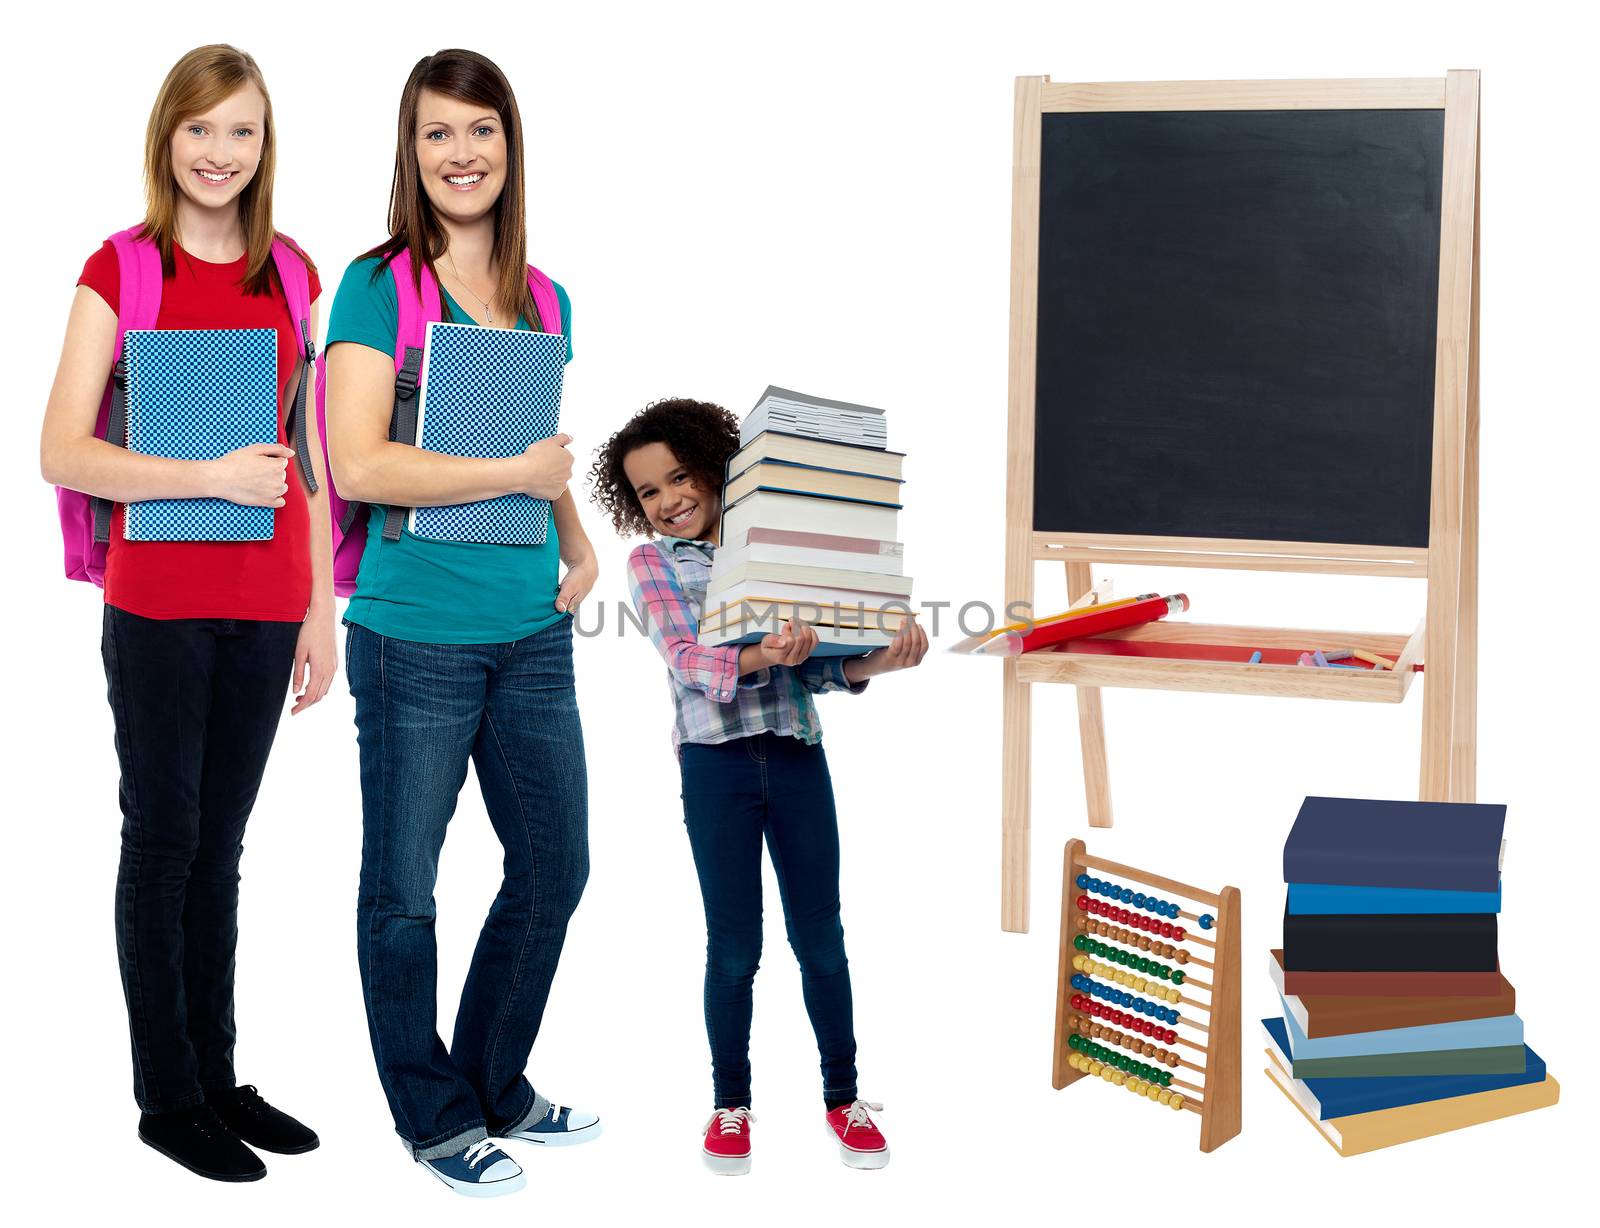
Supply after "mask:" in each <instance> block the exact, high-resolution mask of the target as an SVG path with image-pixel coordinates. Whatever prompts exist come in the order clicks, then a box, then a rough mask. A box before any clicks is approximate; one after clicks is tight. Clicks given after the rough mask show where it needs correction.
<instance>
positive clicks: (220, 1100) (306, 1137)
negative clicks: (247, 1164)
mask: <svg viewBox="0 0 1600 1228" xmlns="http://www.w3.org/2000/svg"><path fill="white" fill-rule="evenodd" d="M206 1103H207V1104H209V1105H210V1106H211V1107H212V1108H213V1109H215V1110H216V1111H217V1116H218V1117H220V1118H222V1121H223V1123H224V1124H225V1125H226V1126H227V1127H228V1129H230V1130H232V1131H233V1132H234V1133H235V1134H237V1135H238V1136H239V1137H240V1138H242V1139H243V1140H244V1141H245V1142H247V1143H249V1144H250V1145H251V1146H252V1147H259V1148H261V1150H262V1151H275V1152H277V1153H278V1154H279V1155H284V1156H294V1155H299V1154H300V1153H301V1152H302V1151H314V1150H315V1149H316V1147H317V1145H318V1143H319V1141H320V1140H319V1139H318V1138H317V1135H316V1132H315V1131H313V1130H312V1129H311V1127H309V1126H303V1125H301V1124H300V1123H299V1122H298V1121H296V1120H295V1119H294V1118H292V1117H290V1116H289V1114H287V1113H285V1112H283V1111H282V1110H281V1109H275V1108H273V1107H272V1106H271V1105H270V1104H268V1103H267V1102H266V1101H265V1100H263V1099H262V1098H261V1093H260V1092H258V1091H256V1089H255V1088H254V1087H251V1086H249V1085H248V1084H247V1085H245V1086H244V1087H230V1088H228V1089H227V1090H226V1091H216V1092H207V1093H206Z"/></svg>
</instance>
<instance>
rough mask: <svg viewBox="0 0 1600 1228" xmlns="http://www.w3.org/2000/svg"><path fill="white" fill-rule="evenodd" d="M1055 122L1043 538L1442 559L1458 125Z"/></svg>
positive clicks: (1039, 388) (1300, 117)
mask: <svg viewBox="0 0 1600 1228" xmlns="http://www.w3.org/2000/svg"><path fill="white" fill-rule="evenodd" d="M1042 124H1043V127H1042V133H1041V150H1040V153H1041V177H1040V197H1039V205H1040V211H1039V302H1038V354H1037V367H1036V381H1037V383H1036V393H1037V400H1036V402H1035V439H1034V515H1033V528H1034V529H1035V531H1040V532H1050V531H1055V532H1076V533H1095V534H1149V535H1157V536H1184V537H1219V538H1242V539H1263V540H1272V541H1306V542H1346V543H1352V544H1360V545H1384V546H1426V545H1427V544H1428V511H1429V491H1430V473H1431V449H1432V440H1433V409H1434V406H1433V396H1434V362H1435V344H1436V343H1435V329H1436V324H1437V309H1438V294H1439V230H1440V204H1439V200H1440V188H1441V180H1442V167H1443V150H1444V112H1443V111H1442V110H1438V109H1433V110H1348V111H1208V112H1186V111H1183V112H1150V113H1134V112H1084V113H1077V112H1067V113H1049V114H1046V115H1044V116H1043V117H1042Z"/></svg>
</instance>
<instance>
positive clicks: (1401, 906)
mask: <svg viewBox="0 0 1600 1228" xmlns="http://www.w3.org/2000/svg"><path fill="white" fill-rule="evenodd" d="M1499 911H1500V888H1499V886H1498V885H1497V886H1496V887H1495V889H1494V890H1493V891H1430V890H1428V889H1426V888H1423V887H1342V886H1339V885H1338V884H1335V883H1290V884H1289V912H1290V913H1291V914H1292V915H1295V916H1302V917H1316V916H1331V915H1338V914H1341V913H1343V914H1346V915H1349V914H1357V915H1366V914H1371V913H1377V914H1380V915H1381V914H1384V913H1388V914H1391V915H1397V914H1409V913H1454V914H1456V915H1458V916H1459V915H1461V914H1463V913H1486V912H1495V913H1497V912H1499Z"/></svg>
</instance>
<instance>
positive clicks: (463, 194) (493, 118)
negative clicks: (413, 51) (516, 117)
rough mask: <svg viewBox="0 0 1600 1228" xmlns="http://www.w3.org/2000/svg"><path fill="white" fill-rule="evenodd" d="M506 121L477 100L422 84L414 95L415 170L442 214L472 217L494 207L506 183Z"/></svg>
mask: <svg viewBox="0 0 1600 1228" xmlns="http://www.w3.org/2000/svg"><path fill="white" fill-rule="evenodd" d="M508 161H509V158H508V156H507V151H506V133H505V124H504V123H503V122H502V121H501V118H500V113H499V112H498V111H496V110H494V109H493V108H486V107H485V106H484V105H483V104H482V103H481V102H462V101H461V99H459V98H452V97H450V96H449V95H448V94H439V93H435V92H434V91H433V90H423V91H422V93H421V95H420V96H419V97H418V99H417V170H418V172H419V173H420V174H421V176H422V189H423V191H424V192H426V193H427V194H428V200H429V201H430V202H431V203H432V204H433V207H434V209H435V210H437V211H438V212H439V214H440V215H441V216H442V217H445V218H448V219H450V220H451V221H454V222H471V221H476V220H477V219H478V218H481V217H482V216H483V215H484V214H486V213H488V212H489V211H490V210H491V209H493V208H494V204H495V201H497V200H499V199H500V192H501V189H503V188H504V187H505V184H506V164H507V162H508Z"/></svg>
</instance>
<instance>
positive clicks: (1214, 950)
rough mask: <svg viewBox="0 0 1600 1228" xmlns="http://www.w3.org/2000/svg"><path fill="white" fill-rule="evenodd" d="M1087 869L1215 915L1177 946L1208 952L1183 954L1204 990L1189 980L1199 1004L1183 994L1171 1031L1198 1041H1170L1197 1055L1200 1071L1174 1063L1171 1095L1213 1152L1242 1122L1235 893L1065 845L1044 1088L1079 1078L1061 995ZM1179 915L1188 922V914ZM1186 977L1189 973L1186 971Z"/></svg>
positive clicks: (1067, 1007)
mask: <svg viewBox="0 0 1600 1228" xmlns="http://www.w3.org/2000/svg"><path fill="white" fill-rule="evenodd" d="M1090 870H1093V871H1097V872H1098V873H1100V874H1107V875H1110V876H1112V877H1113V878H1114V879H1116V880H1118V881H1120V880H1122V879H1129V880H1132V881H1133V882H1136V883H1139V884H1141V885H1143V886H1146V887H1153V888H1155V889H1156V890H1157V891H1161V892H1164V893H1170V894H1172V895H1179V896H1183V897H1184V898H1185V899H1188V900H1192V901H1194V902H1195V903H1196V904H1205V905H1210V906H1211V907H1213V908H1215V909H1216V912H1215V914H1213V915H1214V916H1215V918H1216V920H1215V924H1214V925H1213V926H1212V927H1211V929H1210V930H1209V931H1201V930H1199V929H1198V927H1196V926H1195V925H1193V924H1191V925H1189V926H1188V927H1187V928H1188V930H1189V933H1188V935H1187V937H1186V938H1185V940H1184V942H1185V944H1187V943H1190V942H1193V943H1199V944H1202V945H1203V946H1205V947H1209V948H1211V951H1210V958H1209V959H1207V958H1205V957H1204V956H1199V955H1195V954H1193V953H1191V955H1190V962H1191V963H1196V964H1198V965H1199V966H1200V967H1201V968H1203V969H1205V975H1207V976H1209V977H1210V978H1211V980H1210V982H1209V983H1207V982H1205V981H1204V980H1203V978H1202V979H1199V980H1195V981H1194V984H1195V985H1200V984H1206V985H1207V989H1206V993H1207V998H1206V1001H1204V1002H1201V1001H1199V1000H1198V999H1196V998H1193V997H1191V996H1190V994H1189V993H1186V994H1184V995H1183V996H1182V998H1181V1001H1182V1002H1184V1003H1185V1008H1184V1009H1183V1010H1180V1012H1179V1018H1180V1023H1179V1025H1178V1026H1179V1027H1180V1028H1186V1029H1190V1030H1191V1031H1192V1032H1193V1033H1194V1034H1198V1035H1200V1036H1201V1037H1202V1039H1200V1040H1193V1039H1190V1037H1189V1036H1187V1035H1184V1034H1182V1033H1180V1034H1179V1036H1178V1039H1177V1042H1176V1044H1177V1045H1181V1046H1183V1047H1184V1048H1185V1049H1187V1050H1189V1051H1190V1052H1192V1053H1195V1054H1196V1055H1204V1058H1205V1065H1204V1066H1201V1065H1198V1064H1197V1063H1195V1062H1193V1061H1191V1060H1190V1059H1189V1058H1186V1057H1185V1058H1182V1059H1181V1062H1180V1064H1181V1066H1182V1067H1183V1068H1184V1069H1183V1070H1182V1071H1181V1072H1180V1073H1181V1074H1182V1079H1181V1080H1175V1081H1174V1083H1173V1087H1174V1088H1175V1089H1178V1090H1181V1091H1182V1092H1184V1093H1185V1094H1186V1095H1187V1096H1188V1099H1186V1100H1185V1102H1184V1105H1183V1107H1184V1108H1186V1109H1188V1110H1190V1111H1191V1112H1194V1113H1198V1114H1199V1115H1200V1150H1201V1151H1214V1150H1216V1149H1217V1148H1218V1147H1220V1146H1222V1144H1223V1143H1226V1142H1227V1141H1228V1140H1229V1139H1230V1138H1232V1137H1233V1136H1234V1135H1236V1134H1238V1133H1239V1129H1240V1125H1241V1121H1242V1115H1243V1096H1242V1088H1241V1080H1240V1072H1241V1070H1242V1063H1243V1054H1242V1052H1241V1046H1242V1044H1243V1032H1242V1028H1241V1024H1242V1019H1241V1013H1242V1007H1241V994H1240V989H1239V981H1240V977H1241V975H1242V965H1241V954H1240V940H1239V926H1240V914H1239V908H1240V902H1239V889H1238V888H1237V887H1224V888H1223V889H1222V890H1221V891H1216V892H1212V891H1206V890H1205V889H1203V888H1201V887H1191V886H1189V885H1188V884H1187V883H1181V882H1178V881H1177V880H1176V879H1171V878H1166V877H1164V876H1163V875H1160V874H1152V873H1150V872H1149V871H1148V870H1140V869H1137V868H1135V867H1133V866H1127V865H1123V864H1122V863H1120V862H1116V861H1107V860H1106V859H1105V858H1103V857H1091V856H1090V855H1089V853H1088V850H1087V849H1086V848H1085V847H1084V843H1083V841H1082V840H1068V841H1067V847H1066V852H1065V854H1064V856H1063V858H1062V867H1061V955H1060V960H1059V962H1058V965H1057V969H1056V1026H1055V1035H1054V1040H1053V1045H1052V1071H1051V1082H1052V1083H1053V1084H1054V1086H1055V1088H1056V1090H1057V1091H1060V1090H1061V1089H1062V1088H1064V1087H1066V1086H1067V1085H1068V1084H1069V1083H1076V1082H1077V1081H1078V1080H1079V1079H1081V1078H1083V1072H1082V1071H1081V1070H1074V1069H1072V1067H1071V1065H1070V1064H1069V1062H1068V1055H1069V1053H1070V1052H1071V1049H1070V1046H1069V1045H1068V1040H1069V1038H1070V1037H1071V1036H1072V1035H1073V1033H1074V1031H1075V1028H1074V1024H1075V1022H1076V1021H1077V1018H1078V1014H1079V1012H1077V1011H1076V1010H1074V1009H1073V1007H1072V1004H1071V999H1072V994H1071V992H1069V991H1070V987H1071V981H1072V959H1073V956H1074V955H1075V954H1076V953H1077V952H1076V949H1075V948H1074V946H1073V939H1074V938H1075V937H1076V936H1077V933H1078V930H1077V927H1076V925H1075V924H1074V918H1075V917H1076V916H1077V915H1078V910H1077V908H1076V907H1075V905H1074V903H1073V901H1074V899H1075V898H1076V897H1077V896H1078V895H1080V894H1082V893H1081V892H1080V891H1079V889H1078V888H1077V887H1076V885H1075V884H1076V880H1077V877H1078V875H1079V874H1081V873H1083V872H1085V871H1090ZM1163 898H1164V897H1163ZM1183 915H1184V916H1185V917H1187V918H1190V919H1191V920H1193V919H1195V918H1194V914H1192V913H1185V914H1183ZM1130 949H1131V948H1130ZM1185 966H1186V967H1187V965H1185ZM1189 971H1190V972H1193V969H1189ZM1192 992H1193V990H1192V989H1191V990H1190V993H1192ZM1196 1008H1198V1010H1199V1011H1200V1012H1201V1013H1203V1014H1204V1015H1205V1016H1206V1020H1205V1022H1204V1023H1201V1022H1200V1021H1199V1020H1196V1019H1193V1018H1191V1016H1192V1015H1193V1014H1194V1013H1195V1009H1196ZM1152 1060H1153V1059H1152ZM1190 1072H1196V1073H1190ZM1196 1077H1199V1078H1200V1079H1201V1080H1202V1082H1201V1083H1200V1084H1199V1085H1196V1084H1195V1083H1194V1080H1195V1078H1196ZM1197 1093H1198V1098H1197V1096H1196V1094H1197Z"/></svg>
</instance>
